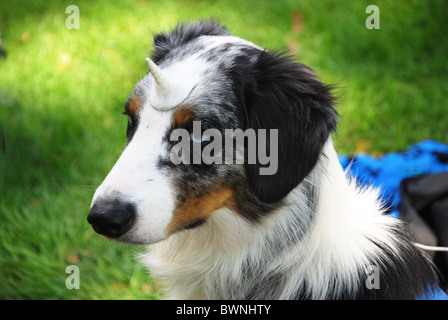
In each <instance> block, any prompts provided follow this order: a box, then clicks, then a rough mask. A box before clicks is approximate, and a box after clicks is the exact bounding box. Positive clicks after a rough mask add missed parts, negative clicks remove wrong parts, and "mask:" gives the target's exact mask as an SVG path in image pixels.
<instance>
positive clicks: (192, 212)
mask: <svg viewBox="0 0 448 320" xmlns="http://www.w3.org/2000/svg"><path fill="white" fill-rule="evenodd" d="M232 204H233V191H232V190H230V189H228V188H221V189H218V190H216V191H213V192H210V193H208V194H206V195H205V196H202V197H200V198H197V197H191V198H188V199H187V200H186V201H185V202H183V203H182V204H180V205H179V206H178V208H176V210H175V211H174V214H173V217H172V219H171V221H170V223H169V224H168V226H167V228H166V233H167V234H168V235H169V234H172V233H174V232H175V231H177V230H181V229H182V228H184V227H187V226H188V225H191V224H193V223H195V222H197V221H199V220H201V219H204V220H205V219H208V218H209V217H210V215H211V214H212V213H213V211H216V210H218V209H221V208H224V207H233V205H232Z"/></svg>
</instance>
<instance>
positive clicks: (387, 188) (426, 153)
mask: <svg viewBox="0 0 448 320" xmlns="http://www.w3.org/2000/svg"><path fill="white" fill-rule="evenodd" d="M339 162H340V163H341V165H342V167H343V168H344V169H347V168H348V172H349V173H350V174H351V175H352V176H353V177H355V178H356V180H357V182H358V184H360V185H362V186H366V185H373V186H376V187H380V190H381V196H382V199H383V200H384V201H385V202H386V206H387V207H388V208H389V209H390V214H391V215H392V216H394V217H398V216H399V214H400V213H399V209H398V205H399V204H400V201H401V197H400V183H401V181H402V180H403V179H406V178H410V177H416V176H419V175H423V174H437V173H441V172H444V171H448V146H447V145H445V144H443V143H440V142H436V141H432V140H424V141H422V142H419V143H417V144H415V145H412V146H410V147H409V148H408V149H407V150H406V151H404V152H401V153H389V154H385V155H384V156H382V157H379V158H375V157H373V156H371V155H368V154H357V155H355V156H354V157H352V158H349V157H347V156H344V155H341V156H339ZM418 299H420V300H448V295H447V294H446V293H445V292H444V291H443V290H442V289H440V288H436V289H435V290H434V291H428V293H427V294H426V295H425V296H424V297H418Z"/></svg>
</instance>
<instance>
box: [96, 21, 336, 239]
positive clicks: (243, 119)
mask: <svg viewBox="0 0 448 320" xmlns="http://www.w3.org/2000/svg"><path fill="white" fill-rule="evenodd" d="M148 64H149V67H150V71H151V72H149V73H148V74H147V75H146V76H145V77H144V78H143V79H142V80H141V81H140V82H139V83H138V84H137V85H136V87H135V88H134V91H133V93H132V94H131V96H130V97H129V99H128V100H127V102H126V104H125V114H127V115H128V117H129V122H128V127H127V146H126V148H125V149H124V151H123V153H122V155H121V157H120V158H119V159H118V161H117V162H116V164H115V165H114V167H113V168H112V170H111V171H110V173H109V174H108V175H107V177H106V179H105V180H104V181H103V183H102V184H101V185H100V187H99V188H98V189H97V190H96V192H95V195H94V197H93V201H92V207H91V211H90V213H89V216H88V221H89V222H90V223H91V224H92V226H93V228H94V229H95V231H97V232H98V233H100V234H103V235H106V236H108V237H110V238H115V239H117V240H120V241H125V242H131V243H142V244H149V243H153V242H156V241H159V240H162V239H165V238H166V237H168V236H169V235H171V234H173V233H174V232H176V231H179V230H183V229H187V228H193V227H196V226H198V225H200V224H202V223H204V222H206V221H207V219H208V218H209V217H210V215H211V214H213V212H214V211H216V210H219V209H221V208H229V209H230V210H232V211H233V212H234V213H235V214H236V215H237V216H240V217H242V218H244V219H247V220H249V221H251V222H253V223H257V222H258V221H259V220H260V218H262V217H263V216H264V215H266V214H269V213H270V212H271V211H272V210H273V209H274V208H276V207H278V206H279V205H281V204H282V200H283V199H284V198H285V196H286V195H287V194H288V193H289V192H290V191H291V190H292V189H293V188H295V187H296V186H297V185H298V184H299V183H300V182H301V181H302V180H303V179H304V178H305V177H306V176H307V175H308V174H309V172H310V171H311V170H312V169H313V167H314V166H315V164H316V162H317V160H318V158H319V156H320V153H321V150H322V147H323V145H324V143H325V142H326V141H327V139H328V137H329V135H330V133H331V132H332V131H334V130H335V128H336V122H337V114H336V111H335V110H334V109H333V107H332V104H333V97H332V95H331V93H330V88H329V87H328V86H325V85H323V84H322V83H321V82H320V81H319V80H318V79H317V77H316V75H315V74H314V72H313V71H312V70H311V69H310V68H308V67H306V66H304V65H302V64H299V63H296V62H294V61H292V60H291V59H290V58H288V57H286V56H284V55H280V54H276V53H272V52H269V51H266V50H263V49H261V48H259V47H257V46H256V45H254V44H253V43H250V42H248V41H245V40H242V39H240V38H237V37H234V36H231V35H230V33H229V31H228V30H227V29H226V28H224V27H223V26H220V25H219V24H217V23H215V22H213V21H200V22H195V23H192V24H184V25H178V26H177V27H176V28H175V29H174V30H173V31H172V32H171V33H169V34H165V33H161V34H159V35H157V36H155V37H154V53H153V56H152V60H148ZM237 129H240V131H237ZM264 129H265V130H264ZM249 130H252V131H249ZM241 131H242V132H244V133H247V132H249V133H248V134H246V135H245V136H244V139H243V141H244V143H243V144H242V146H243V147H242V148H239V147H238V144H237V143H235V145H234V144H233V142H232V141H234V140H237V138H236V137H235V135H234V136H231V138H230V139H228V140H226V138H228V137H229V135H228V132H233V133H235V132H237V133H238V132H241ZM252 133H253V134H254V136H255V137H256V138H257V140H256V142H255V143H253V141H252V142H251V140H250V137H251V135H250V134H252ZM262 136H263V137H262ZM221 137H222V139H221ZM229 141H230V143H229ZM254 144H255V145H254ZM212 145H213V147H212ZM229 145H230V147H229ZM220 146H222V150H219V148H218V147H220ZM189 147H191V149H189ZM215 147H216V148H215ZM250 147H255V153H254V154H251V153H250V152H248V149H249V148H250ZM190 150H191V152H190ZM260 150H263V151H264V156H263V154H262V153H260ZM195 151H199V154H200V155H204V154H208V155H209V156H210V157H209V158H208V161H207V159H203V158H199V159H194V156H195V154H197V152H196V153H195ZM228 151H233V153H231V152H230V154H231V156H230V158H225V156H226V155H225V153H226V152H227V153H228ZM269 152H270V153H271V154H270V155H269V156H270V157H271V158H270V159H272V161H274V160H275V165H272V166H271V169H273V170H267V171H268V173H267V174H266V173H264V174H263V172H262V169H263V168H264V169H266V167H268V166H269V165H270V164H269V163H267V161H266V159H267V158H266V156H267V154H268V153H269ZM252 156H254V157H252ZM210 159H211V160H216V161H210ZM220 159H221V160H222V161H219V160H220ZM229 159H230V161H226V160H229ZM241 159H243V161H238V160H241ZM190 160H191V161H190ZM251 160H252V161H251ZM242 162H244V163H242Z"/></svg>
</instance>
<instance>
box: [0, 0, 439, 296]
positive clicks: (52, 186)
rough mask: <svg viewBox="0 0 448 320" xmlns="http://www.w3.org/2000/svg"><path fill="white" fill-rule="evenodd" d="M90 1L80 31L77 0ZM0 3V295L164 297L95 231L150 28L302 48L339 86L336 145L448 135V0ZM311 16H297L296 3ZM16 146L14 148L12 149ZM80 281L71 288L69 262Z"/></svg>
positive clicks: (127, 249)
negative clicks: (375, 26) (199, 29)
mask: <svg viewBox="0 0 448 320" xmlns="http://www.w3.org/2000/svg"><path fill="white" fill-rule="evenodd" d="M70 4H77V5H78V6H79V8H80V29H79V30H69V29H67V28H66V27H65V20H66V18H67V17H68V15H67V14H66V13H65V8H66V7H67V6H68V5H70ZM369 4H371V3H370V1H330V0H328V1H312V0H306V1H299V0H290V1H280V0H279V1H234V0H232V1H224V0H222V1H184V0H182V1H181V0H179V1H175V0H170V1H143V0H142V1H126V0H121V1H114V2H110V1H95V2H93V1H90V2H87V1H72V0H70V1H2V2H1V3H0V32H1V33H2V39H3V45H4V47H5V48H6V50H7V51H8V56H7V58H6V59H0V135H1V136H2V137H3V139H1V140H0V141H2V140H4V141H5V146H4V148H3V147H2V148H0V178H1V180H0V197H1V198H0V223H1V232H0V298H9V299H158V298H160V294H159V292H158V290H157V287H158V284H157V283H156V282H155V281H154V280H152V278H151V277H150V275H148V274H147V271H146V270H145V269H144V268H143V267H142V266H140V265H139V263H138V262H137V261H136V260H135V256H136V254H138V253H141V252H143V251H144V248H142V247H134V246H126V245H122V244H118V243H114V242H111V241H107V240H104V239H102V238H101V237H99V236H98V235H96V234H95V233H94V232H93V231H92V230H91V228H90V227H89V225H88V224H87V222H86V216H87V213H88V210H89V205H90V201H91V197H92V194H93V192H94V190H95V187H96V186H97V185H99V184H100V183H101V181H102V179H104V177H105V175H106V174H107V172H108V170H109V169H110V168H111V167H112V165H113V164H114V162H115V160H116V159H117V157H118V156H119V154H120V152H121V150H122V149H123V147H124V145H125V123H126V119H125V117H123V116H122V115H120V112H121V111H122V108H123V102H124V101H125V100H126V98H127V96H128V95H129V94H130V92H131V90H132V88H133V86H134V85H135V83H136V82H137V81H138V80H139V79H140V78H141V77H142V76H143V75H144V74H145V72H146V65H145V61H144V58H145V57H146V56H147V55H148V52H149V51H150V45H151V42H152V34H153V33H155V32H158V31H160V30H161V29H169V28H172V27H173V26H174V25H175V24H176V23H177V22H178V21H183V20H188V19H189V20H192V19H197V18H205V17H215V18H219V19H220V20H221V22H222V23H224V24H225V25H227V26H228V27H229V28H230V29H231V30H232V32H233V34H235V35H238V36H240V37H242V38H246V39H248V40H251V41H253V42H255V43H257V44H259V45H261V46H263V47H266V48H271V49H273V48H278V49H281V50H287V49H288V48H289V49H291V48H292V49H293V50H295V51H297V52H298V55H299V56H300V60H301V61H302V62H304V63H305V64H308V65H310V66H311V67H313V68H314V69H315V70H316V71H317V72H318V74H320V76H321V78H322V80H323V81H324V82H326V83H335V84H337V85H338V86H339V89H338V95H339V96H340V97H341V99H340V102H339V105H338V111H339V113H340V115H341V121H340V127H339V131H338V134H337V135H336V136H335V141H336V144H337V146H338V150H339V151H340V152H343V153H353V152H355V151H356V145H357V142H358V141H359V140H367V141H369V142H370V144H371V152H373V153H378V152H390V151H400V150H403V149H405V148H406V147H407V146H408V145H410V144H413V143H415V142H418V141H420V140H422V139H434V140H438V141H441V142H444V143H448V117H447V115H448V103H447V102H446V94H447V93H448V62H447V59H446V55H447V52H448V41H447V40H446V35H445V31H444V23H445V19H446V17H447V16H448V6H447V5H446V1H443V0H431V1H405V0H400V1H398V0H396V1H385V0H378V1H376V3H375V4H377V5H378V6H379V8H380V10H381V15H380V17H381V29H380V30H367V29H366V28H365V25H364V23H365V19H366V18H367V14H365V8H366V7H367V5H369ZM295 11H297V12H300V16H301V20H300V23H298V22H296V23H292V17H293V12H295ZM3 150H4V151H3ZM71 264H75V265H77V266H78V267H79V269H80V279H81V287H80V289H79V290H68V289H67V288H66V287H65V280H66V277H67V274H65V268H66V267H67V265H71Z"/></svg>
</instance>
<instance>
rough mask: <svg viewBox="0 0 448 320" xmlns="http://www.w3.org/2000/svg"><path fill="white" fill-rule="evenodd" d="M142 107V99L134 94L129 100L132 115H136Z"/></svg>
mask: <svg viewBox="0 0 448 320" xmlns="http://www.w3.org/2000/svg"><path fill="white" fill-rule="evenodd" d="M140 107H141V101H140V99H139V98H138V97H137V96H135V95H133V96H132V97H131V98H130V100H129V112H130V113H131V114H132V115H136V114H137V112H138V110H139V109H140Z"/></svg>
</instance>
